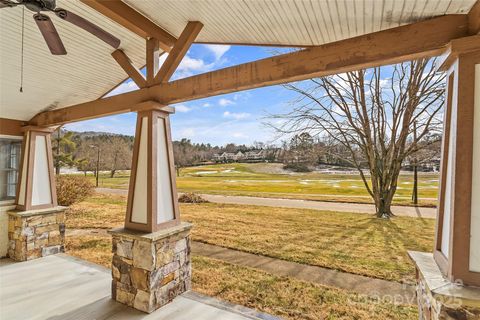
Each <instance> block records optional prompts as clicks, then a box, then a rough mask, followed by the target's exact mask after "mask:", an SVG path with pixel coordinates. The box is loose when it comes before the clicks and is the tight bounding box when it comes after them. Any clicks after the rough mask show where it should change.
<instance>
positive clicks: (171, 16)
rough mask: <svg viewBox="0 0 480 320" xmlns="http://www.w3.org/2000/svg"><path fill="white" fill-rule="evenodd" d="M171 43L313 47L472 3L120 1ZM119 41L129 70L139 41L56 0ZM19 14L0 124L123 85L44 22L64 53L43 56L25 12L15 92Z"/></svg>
mask: <svg viewBox="0 0 480 320" xmlns="http://www.w3.org/2000/svg"><path fill="white" fill-rule="evenodd" d="M125 2H126V3H127V4H128V5H130V6H131V7H133V8H135V9H136V10H138V11H139V12H140V13H142V14H143V15H145V16H146V17H148V18H149V19H151V20H152V21H153V22H155V23H156V24H157V25H159V26H160V27H162V28H163V29H165V30H166V31H168V32H169V33H171V34H172V35H173V36H175V37H178V36H179V35H180V33H181V32H182V30H183V28H184V27H185V25H186V23H187V22H188V21H201V22H202V23H203V24H204V28H203V30H202V31H201V33H200V35H199V36H198V38H197V42H207V43H225V44H251V45H262V44H263V45H285V46H315V45H321V44H324V43H329V42H334V41H338V40H341V39H346V38H351V37H354V36H358V35H362V34H367V33H371V32H375V31H380V30H383V29H388V28H392V27H397V26H399V25H402V24H408V23H412V22H415V21H418V20H423V19H426V18H429V17H432V16H439V15H444V14H465V13H468V11H469V10H470V8H471V7H472V6H473V5H474V3H475V2H476V0H383V1H382V0H364V1H360V0H355V1H354V0H336V1H325V0H323V1H320V0H318V1H294V0H279V1H271V0H244V1H241V0H202V1H198V0H142V1H136V0H125ZM57 4H58V6H59V7H63V8H65V9H68V10H71V11H73V12H75V13H77V14H79V15H81V16H82V17H84V18H87V19H88V20H90V21H92V22H94V23H96V24H98V25H99V26H101V27H102V28H104V29H106V30H107V31H109V32H110V33H112V34H113V35H115V36H116V37H118V38H119V39H120V40H121V47H120V49H122V50H123V51H124V52H125V53H126V54H127V55H128V57H129V58H130V59H131V60H132V62H133V64H134V65H135V66H136V67H140V66H142V65H144V64H145V40H144V39H143V38H141V37H139V36H138V35H136V34H134V33H132V32H130V31H129V30H128V29H126V28H124V27H122V26H121V25H119V24H117V23H116V22H113V21H112V20H110V19H109V18H107V17H105V16H103V15H101V14H100V13H98V12H97V11H95V10H93V9H92V8H90V7H88V6H87V5H85V4H83V3H81V2H80V1H78V0H76V1H71V0H57ZM21 15H22V8H21V7H17V8H6V9H1V10H0V30H1V32H0V39H1V42H0V118H10V119H18V120H29V119H31V118H32V117H33V116H34V115H35V114H37V113H39V112H41V111H43V110H46V109H49V108H51V109H56V108H62V107H66V106H69V105H74V104H78V103H82V102H86V101H91V100H94V99H96V98H98V97H100V96H101V95H102V94H103V93H105V92H107V91H108V90H110V89H111V88H113V87H114V86H116V85H117V84H118V83H119V82H121V81H122V80H123V79H125V78H126V75H125V72H124V71H123V70H122V69H121V67H120V66H119V65H118V64H117V63H116V62H115V60H114V59H113V58H112V57H111V53H112V51H113V49H112V48H111V47H109V46H108V45H107V44H105V43H103V42H102V41H101V40H98V39H97V38H95V37H94V36H92V35H90V34H89V33H87V32H85V31H84V30H82V29H80V28H78V27H76V26H73V25H71V24H70V23H68V22H65V21H63V20H61V19H59V18H57V17H54V16H51V17H52V20H53V22H54V23H55V26H56V28H57V30H58V32H59V34H60V36H61V38H62V40H63V42H64V44H65V47H66V49H67V52H68V54H67V55H65V56H53V55H51V54H50V52H49V50H48V48H47V46H46V44H45V42H44V41H43V38H42V36H41V34H40V32H39V31H38V29H37V26H36V25H35V23H34V21H33V19H32V17H31V12H30V11H28V10H26V11H25V47H24V85H23V87H24V92H23V93H20V92H19V87H20V75H21V73H20V63H21Z"/></svg>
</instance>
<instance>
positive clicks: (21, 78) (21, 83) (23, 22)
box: [20, 7, 25, 92]
mask: <svg viewBox="0 0 480 320" xmlns="http://www.w3.org/2000/svg"><path fill="white" fill-rule="evenodd" d="M24 35H25V7H23V8H22V55H21V63H20V92H23V45H24Z"/></svg>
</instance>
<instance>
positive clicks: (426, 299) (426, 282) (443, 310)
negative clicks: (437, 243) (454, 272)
mask: <svg viewBox="0 0 480 320" xmlns="http://www.w3.org/2000/svg"><path fill="white" fill-rule="evenodd" d="M408 254H409V255H410V258H411V259H412V260H413V262H414V263H415V266H416V269H417V302H418V312H419V319H421V320H422V319H423V320H439V319H442V320H443V319H461V320H463V319H465V320H467V319H480V288H477V287H468V286H463V285H461V284H458V283H452V282H450V281H449V280H447V279H445V277H444V276H443V274H442V273H441V271H440V269H439V268H438V265H437V264H436V262H435V260H434V259H433V254H431V253H425V252H414V251H410V252H409V253H408Z"/></svg>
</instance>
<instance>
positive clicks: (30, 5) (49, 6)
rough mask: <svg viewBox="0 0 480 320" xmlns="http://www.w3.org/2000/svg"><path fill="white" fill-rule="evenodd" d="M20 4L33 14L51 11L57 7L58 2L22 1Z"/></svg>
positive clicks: (50, 0)
mask: <svg viewBox="0 0 480 320" xmlns="http://www.w3.org/2000/svg"><path fill="white" fill-rule="evenodd" d="M20 3H22V4H24V5H25V7H27V9H29V10H31V11H33V12H40V11H50V10H53V9H55V7H56V5H57V4H56V0H22V1H21V2H20Z"/></svg>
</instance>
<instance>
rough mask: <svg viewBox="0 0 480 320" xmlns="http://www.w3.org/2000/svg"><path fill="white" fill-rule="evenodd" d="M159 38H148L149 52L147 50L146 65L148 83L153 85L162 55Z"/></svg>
mask: <svg viewBox="0 0 480 320" xmlns="http://www.w3.org/2000/svg"><path fill="white" fill-rule="evenodd" d="M158 44H159V43H158V40H157V39H155V38H149V39H147V52H146V62H147V64H146V66H145V69H146V70H147V85H148V86H151V85H153V84H154V81H153V80H154V78H155V76H156V74H157V72H158V65H159V61H158V58H159V57H160V54H159V46H158Z"/></svg>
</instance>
